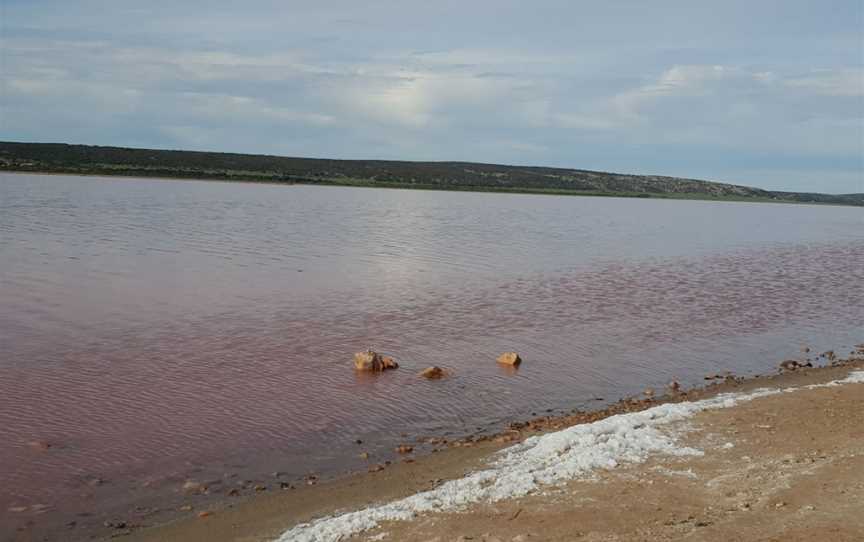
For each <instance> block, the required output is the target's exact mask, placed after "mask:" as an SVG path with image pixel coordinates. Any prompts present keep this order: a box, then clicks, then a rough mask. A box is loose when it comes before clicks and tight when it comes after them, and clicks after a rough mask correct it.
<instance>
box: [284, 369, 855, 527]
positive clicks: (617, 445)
mask: <svg viewBox="0 0 864 542" xmlns="http://www.w3.org/2000/svg"><path fill="white" fill-rule="evenodd" d="M850 383H864V371H853V372H851V373H850V374H849V376H848V377H847V378H844V379H840V380H835V381H832V382H828V383H825V384H814V385H809V386H804V387H801V388H786V389H782V390H781V389H777V388H772V389H765V388H763V389H759V390H755V391H753V392H749V393H728V394H723V395H719V396H717V397H713V398H710V399H705V400H701V401H695V402H684V403H675V404H663V405H659V406H656V407H653V408H650V409H648V410H644V411H641V412H634V413H628V414H621V415H617V416H612V417H610V418H606V419H603V420H600V421H598V422H594V423H590V424H584V425H577V426H573V427H570V428H568V429H564V430H561V431H557V432H554V433H549V434H546V435H541V436H536V437H531V438H529V439H527V440H526V441H524V442H522V443H520V444H517V445H514V446H511V447H509V448H506V449H504V450H501V451H500V452H499V453H498V454H497V455H496V458H495V461H494V462H493V463H492V464H491V465H490V466H489V468H487V469H484V470H481V471H478V472H475V473H473V474H471V475H468V476H466V477H464V478H461V479H457V480H453V481H450V482H447V483H445V484H442V485H441V486H439V487H437V488H435V489H432V490H429V491H424V492H421V493H417V494H415V495H412V496H410V497H407V498H404V499H400V500H397V501H394V502H391V503H388V504H384V505H380V506H374V507H370V508H366V509H363V510H359V511H356V512H350V513H346V514H341V515H334V516H329V517H325V518H321V519H318V520H316V521H313V522H310V523H305V524H301V525H298V526H296V527H294V528H292V529H290V530H288V531H286V532H285V533H284V534H283V535H282V536H281V537H280V538H279V539H278V541H279V542H289V541H298V542H335V541H338V540H342V539H344V538H347V537H348V536H350V535H352V534H356V533H360V532H363V531H366V530H368V529H372V528H374V527H376V526H377V525H378V524H379V523H380V522H382V521H391V520H410V519H412V518H413V517H415V516H416V515H418V514H422V513H428V512H444V511H458V510H461V509H464V508H465V507H467V506H468V505H470V504H474V503H478V502H496V501H500V500H503V499H509V498H515V497H521V496H524V495H527V494H529V493H533V492H537V491H538V490H541V489H543V488H544V487H549V486H554V485H557V484H561V483H563V482H566V481H568V480H572V479H575V478H579V477H583V476H585V475H587V474H589V473H590V472H591V471H593V470H595V469H611V468H614V467H616V466H617V465H619V464H620V463H639V462H642V461H645V460H646V459H647V458H648V457H649V456H651V455H655V454H667V455H677V456H684V455H701V454H702V453H703V452H702V451H700V450H697V449H694V448H689V447H685V446H681V445H679V444H678V443H677V442H676V439H675V438H674V436H672V435H670V434H669V433H668V432H663V431H661V428H662V427H663V426H667V425H669V424H672V423H675V422H680V421H682V420H685V419H687V418H689V417H691V416H693V415H694V414H696V413H698V412H701V411H704V410H710V409H720V408H728V407H732V406H735V405H736V404H738V403H741V402H746V401H751V400H753V399H756V398H759V397H764V396H768V395H775V394H779V393H788V392H794V391H796V390H800V389H814V388H822V387H832V386H839V385H842V384H850Z"/></svg>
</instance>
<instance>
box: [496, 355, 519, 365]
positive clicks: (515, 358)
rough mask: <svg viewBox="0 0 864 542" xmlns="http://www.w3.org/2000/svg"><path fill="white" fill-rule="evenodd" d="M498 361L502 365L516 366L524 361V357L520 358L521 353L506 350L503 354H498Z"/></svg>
mask: <svg viewBox="0 0 864 542" xmlns="http://www.w3.org/2000/svg"><path fill="white" fill-rule="evenodd" d="M498 363H500V364H502V365H509V366H511V367H516V366H518V365H519V364H520V363H522V358H520V357H519V354H517V353H516V352H504V353H503V354H501V355H500V356H498Z"/></svg>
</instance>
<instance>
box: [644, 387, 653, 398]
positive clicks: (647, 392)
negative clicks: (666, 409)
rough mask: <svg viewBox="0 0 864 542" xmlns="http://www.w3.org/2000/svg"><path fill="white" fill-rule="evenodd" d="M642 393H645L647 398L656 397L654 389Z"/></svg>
mask: <svg viewBox="0 0 864 542" xmlns="http://www.w3.org/2000/svg"><path fill="white" fill-rule="evenodd" d="M642 393H644V394H645V396H646V397H654V388H646V389H645V391H643V392H642Z"/></svg>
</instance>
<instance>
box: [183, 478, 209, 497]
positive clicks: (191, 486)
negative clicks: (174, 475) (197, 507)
mask: <svg viewBox="0 0 864 542" xmlns="http://www.w3.org/2000/svg"><path fill="white" fill-rule="evenodd" d="M183 491H184V492H185V493H188V494H191V495H201V494H203V493H207V486H205V485H204V484H202V483H200V482H196V481H194V480H187V481H186V483H185V484H183Z"/></svg>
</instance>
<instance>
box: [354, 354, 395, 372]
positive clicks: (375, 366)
mask: <svg viewBox="0 0 864 542" xmlns="http://www.w3.org/2000/svg"><path fill="white" fill-rule="evenodd" d="M354 368H355V369H357V370H358V371H369V372H380V371H386V370H387V369H398V368H399V364H398V363H396V360H394V359H393V358H391V357H390V356H382V355H381V354H379V353H378V352H375V351H374V350H367V351H366V352H357V353H356V354H354Z"/></svg>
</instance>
